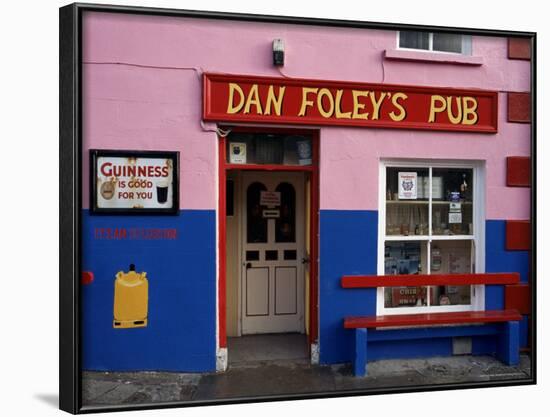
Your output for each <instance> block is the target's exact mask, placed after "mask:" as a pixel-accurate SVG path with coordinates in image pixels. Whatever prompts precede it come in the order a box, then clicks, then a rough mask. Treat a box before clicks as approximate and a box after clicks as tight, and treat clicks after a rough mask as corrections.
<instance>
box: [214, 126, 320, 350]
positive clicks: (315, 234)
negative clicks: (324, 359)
mask: <svg viewBox="0 0 550 417" xmlns="http://www.w3.org/2000/svg"><path fill="white" fill-rule="evenodd" d="M231 131H233V132H251V133H291V134H304V135H308V136H310V137H311V140H312V165H309V166H288V165H256V164H229V163H227V162H226V140H225V137H223V136H218V146H219V148H218V150H219V152H218V158H219V160H218V171H219V172H218V181H219V184H218V185H219V188H218V192H219V194H218V256H219V258H218V277H219V278H218V320H219V346H220V347H221V348H224V347H227V331H226V308H227V302H226V288H227V287H226V261H225V260H226V224H225V219H226V187H225V184H226V178H227V171H228V170H253V171H301V172H309V173H310V175H311V189H310V198H311V207H310V210H311V213H310V216H309V218H310V228H309V231H310V245H311V248H310V252H311V253H310V262H309V279H310V285H309V346H310V347H311V344H312V343H315V342H316V341H317V335H318V318H319V317H318V311H319V310H318V309H319V305H318V303H319V297H318V287H319V282H318V270H319V255H318V254H319V131H318V130H304V129H283V128H259V127H258V128H256V127H254V128H251V127H232V128H231Z"/></svg>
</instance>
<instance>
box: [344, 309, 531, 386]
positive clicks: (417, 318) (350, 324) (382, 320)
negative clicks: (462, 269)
mask: <svg viewBox="0 0 550 417" xmlns="http://www.w3.org/2000/svg"><path fill="white" fill-rule="evenodd" d="M521 318H522V316H521V314H520V313H519V312H518V311H516V310H488V311H465V312H449V313H428V314H403V315H386V316H366V317H346V318H345V319H344V328H346V329H354V330H355V355H354V360H353V368H354V373H355V375H356V376H364V375H366V373H367V359H368V342H369V340H370V341H379V340H384V339H388V340H390V339H391V338H392V337H393V336H394V335H395V332H392V331H391V330H390V329H391V328H392V327H403V326H449V325H456V326H457V327H449V328H448V329H447V330H446V331H445V332H440V333H439V336H435V335H434V336H435V337H450V336H453V335H457V336H458V335H460V336H465V335H479V334H480V333H481V332H480V330H482V331H484V330H487V334H497V335H498V337H499V339H498V346H497V356H498V358H499V359H500V360H501V361H502V362H504V363H506V364H507V365H517V364H518V363H519V321H520V320H521ZM474 324H482V325H484V324H489V325H503V326H504V328H503V329H500V330H499V331H497V332H496V331H495V329H494V327H489V326H472V325H474ZM369 329H370V330H369ZM376 329H384V330H376ZM388 330H389V331H388ZM409 333H411V334H412V335H413V337H414V334H415V333H414V327H412V329H411V332H409ZM369 336H370V337H369Z"/></svg>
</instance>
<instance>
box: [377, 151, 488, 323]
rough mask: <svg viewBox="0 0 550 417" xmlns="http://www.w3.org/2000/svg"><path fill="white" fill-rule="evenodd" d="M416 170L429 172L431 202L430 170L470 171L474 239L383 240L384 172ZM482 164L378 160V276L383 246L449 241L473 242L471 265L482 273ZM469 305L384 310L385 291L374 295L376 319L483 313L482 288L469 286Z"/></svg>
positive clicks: (421, 238) (381, 288)
mask: <svg viewBox="0 0 550 417" xmlns="http://www.w3.org/2000/svg"><path fill="white" fill-rule="evenodd" d="M394 167H397V168H398V167H403V168H412V169H415V168H419V169H426V168H427V169H429V173H430V185H429V187H428V188H429V200H428V201H430V202H431V199H432V186H431V178H432V169H433V168H459V169H460V168H468V169H472V171H473V183H474V188H473V206H472V222H473V229H474V234H473V235H433V234H432V230H431V229H432V228H431V227H429V228H428V235H426V236H416V235H415V236H395V235H391V236H386V170H387V168H394ZM484 191H485V164H484V162H482V161H457V160H421V159H407V160H405V159H401V160H395V159H394V160H390V159H388V160H380V165H379V182H378V256H377V260H378V262H377V273H378V275H385V262H384V248H385V243H386V242H391V241H399V242H404V241H423V242H425V241H431V242H434V241H452V240H462V241H464V240H473V241H474V265H475V270H474V272H475V273H483V272H485V192H484ZM428 207H429V209H428V216H429V224H430V225H431V224H432V205H431V204H429V205H428ZM427 246H428V253H427V254H426V256H427V263H428V271H429V263H430V261H429V260H430V255H431V254H430V245H427ZM470 300H471V303H470V304H468V305H461V304H458V305H446V306H412V307H385V306H384V287H379V288H378V289H377V293H376V314H377V315H398V314H417V313H443V312H453V311H483V310H485V286H484V285H472V286H471V294H470Z"/></svg>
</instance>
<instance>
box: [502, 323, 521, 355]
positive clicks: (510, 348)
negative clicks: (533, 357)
mask: <svg viewBox="0 0 550 417" xmlns="http://www.w3.org/2000/svg"><path fill="white" fill-rule="evenodd" d="M497 349H498V350H497V356H498V358H499V359H500V360H501V361H502V362H504V363H505V364H506V365H509V366H514V365H517V364H519V321H509V322H507V323H505V324H504V332H503V333H502V334H501V335H500V337H499V341H498V346H497Z"/></svg>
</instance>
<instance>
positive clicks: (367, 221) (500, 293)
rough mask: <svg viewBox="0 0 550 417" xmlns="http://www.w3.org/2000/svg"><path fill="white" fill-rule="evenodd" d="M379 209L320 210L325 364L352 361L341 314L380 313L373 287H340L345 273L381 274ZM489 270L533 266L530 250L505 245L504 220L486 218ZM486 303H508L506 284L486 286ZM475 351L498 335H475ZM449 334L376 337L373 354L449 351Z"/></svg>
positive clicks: (490, 349)
mask: <svg viewBox="0 0 550 417" xmlns="http://www.w3.org/2000/svg"><path fill="white" fill-rule="evenodd" d="M377 240H378V213H377V212H376V211H353V210H349V211H347V210H322V211H321V213H320V268H319V292H320V293H319V311H320V320H319V345H320V346H319V348H320V362H321V363H323V364H328V363H339V362H349V361H351V360H352V356H353V349H354V346H353V336H352V334H353V332H352V331H349V330H345V329H344V328H343V318H344V317H346V316H353V315H375V314H376V290H375V289H351V290H350V289H347V290H345V289H342V288H341V286H340V279H341V277H342V276H343V275H353V274H376V273H377ZM486 245H487V246H486V270H487V272H519V273H520V274H521V277H522V281H523V282H525V281H526V280H527V276H528V271H529V253H528V252H510V251H506V250H505V222H504V221H499V220H489V221H487V222H486ZM485 297H486V300H485V301H486V308H487V309H501V308H504V287H503V286H488V287H486V292H485ZM526 323H527V321H526V320H525V319H524V320H523V321H522V322H521V324H520V334H521V336H520V339H521V346H526V343H527V325H526ZM472 339H473V341H472V349H473V353H476V354H488V353H494V352H495V351H496V336H494V335H491V336H475V337H473V338H472ZM451 354H452V340H451V338H438V339H433V338H430V331H429V330H428V331H427V332H426V335H425V337H424V338H422V339H416V340H414V339H408V340H399V338H397V339H396V340H392V341H378V342H375V343H372V345H371V346H369V357H370V358H371V359H382V358H412V357H428V356H434V355H442V356H444V355H451Z"/></svg>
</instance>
